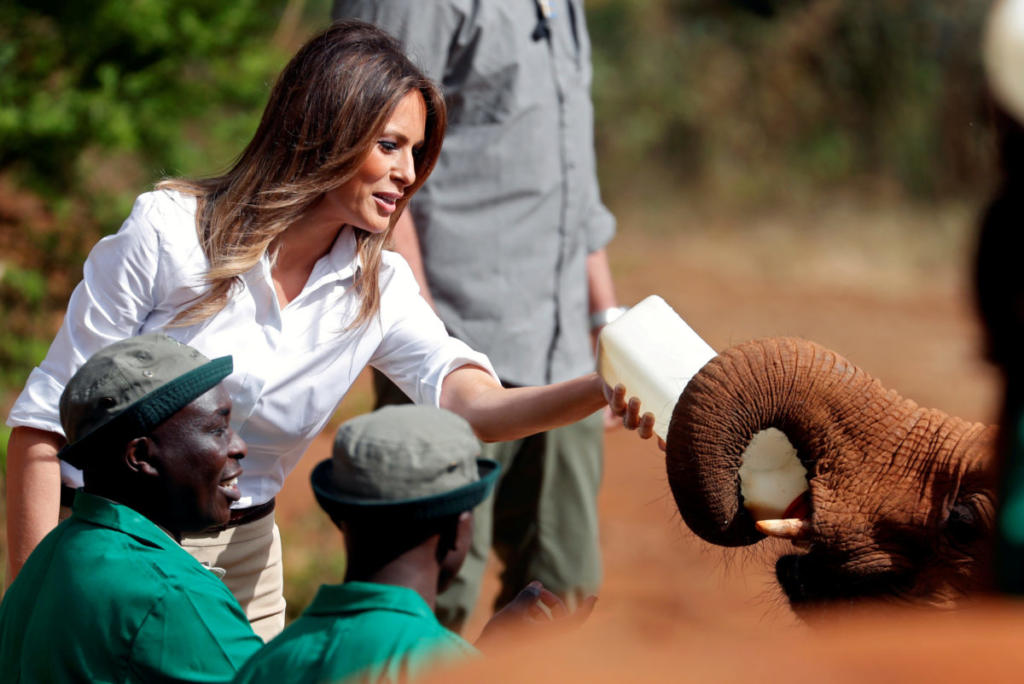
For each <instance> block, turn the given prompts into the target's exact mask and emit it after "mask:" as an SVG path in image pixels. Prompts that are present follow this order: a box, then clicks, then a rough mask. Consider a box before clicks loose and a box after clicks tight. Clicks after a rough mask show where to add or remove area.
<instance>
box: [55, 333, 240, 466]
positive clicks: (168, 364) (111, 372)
mask: <svg viewBox="0 0 1024 684" xmlns="http://www.w3.org/2000/svg"><path fill="white" fill-rule="evenodd" d="M232 367H233V364H232V360H231V357H230V356H222V357H220V358H217V359H214V360H213V361H211V360H209V359H208V358H206V357H205V356H203V355H202V354H200V353H199V352H198V351H197V350H195V349H193V348H192V347H190V346H188V345H187V344H182V343H181V342H178V341H177V340H175V339H172V338H170V337H168V336H167V335H164V334H163V333H148V334H146V335H139V336H137V337H131V338H128V339H127V340H121V341H120V342H115V343H113V344H111V345H108V346H106V347H104V348H103V349H101V350H99V351H98V352H96V353H95V354H93V356H92V357H90V358H89V360H88V361H86V362H85V363H84V364H82V367H81V368H79V369H78V371H77V372H76V373H75V374H74V375H73V376H72V378H71V380H69V381H68V384H67V386H66V387H65V388H64V392H63V394H61V395H60V423H61V425H62V426H63V428H64V434H65V436H66V437H67V446H65V447H64V448H63V449H61V450H60V452H59V453H58V454H57V455H58V456H59V457H60V458H61V459H62V460H64V461H67V462H68V463H70V464H71V465H73V466H75V467H76V468H84V467H85V466H87V465H88V463H89V459H90V458H91V457H92V456H93V455H94V454H97V453H99V449H100V448H101V447H102V446H103V445H104V444H105V443H107V442H109V441H110V440H114V439H130V438H133V437H138V436H140V435H144V434H146V433H148V432H150V431H151V430H152V429H153V428H155V427H156V426H157V425H159V424H160V423H162V422H164V421H165V420H167V419H168V418H170V417H171V416H172V415H174V414H175V413H177V412H178V411H179V410H181V409H182V408H184V407H185V406H187V405H188V404H190V403H192V401H193V400H195V399H196V398H198V397H199V396H200V395H202V394H203V393H205V392H207V391H208V390H210V389H211V388H213V387H214V386H216V385H217V383H219V382H220V381H221V380H223V379H224V378H226V377H227V376H229V375H230V374H231V371H232Z"/></svg>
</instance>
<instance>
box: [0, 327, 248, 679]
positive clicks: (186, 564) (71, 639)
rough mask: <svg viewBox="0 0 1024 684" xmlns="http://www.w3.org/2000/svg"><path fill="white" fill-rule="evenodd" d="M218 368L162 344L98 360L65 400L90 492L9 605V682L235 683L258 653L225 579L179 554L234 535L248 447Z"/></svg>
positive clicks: (5, 633)
mask: <svg viewBox="0 0 1024 684" xmlns="http://www.w3.org/2000/svg"><path fill="white" fill-rule="evenodd" d="M231 368H232V362H231V357H222V358H219V359H215V360H213V361H209V360H208V359H206V358H205V357H203V356H202V355H201V354H199V352H197V351H196V350H195V349H192V348H191V347H188V346H186V345H183V344H181V343H179V342H176V341H174V340H172V339H171V338H169V337H167V336H165V335H161V334H149V335H143V336H140V337H135V338H131V339H128V340H124V341H121V342H116V343H114V344H112V345H110V346H108V347H106V348H104V349H102V350H100V351H99V352H97V353H96V354H95V355H94V356H93V357H92V358H90V359H89V360H88V361H87V362H86V363H85V364H84V365H83V366H82V367H81V368H80V369H79V370H78V372H77V373H76V374H75V375H74V377H73V378H72V379H71V381H70V382H69V383H68V385H67V387H66V389H65V390H64V393H63V395H62V396H61V405H60V414H61V423H62V425H63V427H64V431H65V433H66V435H67V441H68V443H67V446H65V447H64V448H63V449H62V450H61V452H60V453H59V456H60V458H62V459H63V460H66V461H67V462H69V463H71V464H72V465H74V466H76V467H78V468H81V469H82V470H83V472H84V479H85V486H84V488H83V489H82V490H79V491H78V492H77V493H76V495H75V500H74V505H73V509H72V514H71V517H70V518H68V519H67V520H65V521H64V522H63V523H61V524H60V525H58V526H57V527H56V528H55V529H54V530H53V531H52V532H51V533H50V534H49V535H47V536H46V537H45V538H44V539H43V541H42V542H41V543H40V544H39V546H38V547H36V549H35V550H34V551H33V552H32V555H31V556H29V558H28V561H27V562H26V564H25V566H24V568H23V569H22V571H21V572H20V573H19V574H18V577H17V578H16V579H15V581H14V582H13V583H12V584H11V587H10V588H9V589H8V591H7V593H6V595H5V596H4V598H3V603H2V604H0V672H2V673H3V680H4V681H5V682H19V681H25V682H37V681H50V682H72V681H74V682H79V681H94V682H115V681H116V682H153V681H174V682H224V681H230V680H231V678H232V677H233V676H234V673H235V671H236V670H237V669H238V668H239V667H240V666H241V665H242V663H244V662H245V661H246V660H247V659H248V658H249V656H251V655H252V654H253V653H254V652H255V651H256V650H257V649H259V648H260V646H261V645H262V642H261V641H260V639H259V637H257V636H256V635H255V633H254V632H253V631H252V628H251V627H250V626H249V623H248V621H247V620H246V618H245V614H244V613H243V612H242V610H241V608H240V607H239V606H238V603H237V602H236V601H235V599H234V597H233V596H232V595H231V592H230V591H228V589H227V587H226V586H225V585H224V584H223V583H222V582H221V581H220V579H219V578H218V577H217V576H216V575H215V574H214V573H213V572H211V570H210V569H208V568H204V567H203V566H202V565H200V564H199V563H198V562H197V561H196V560H195V559H194V558H192V556H190V555H189V554H188V553H187V552H186V551H184V550H183V549H182V548H181V547H180V546H179V545H178V543H177V541H176V540H177V539H179V538H180V535H181V534H182V533H183V532H193V531H201V530H203V529H206V528H208V527H210V526H212V525H218V524H223V523H226V522H227V521H228V519H229V517H230V506H231V503H232V502H233V501H234V500H237V499H238V488H237V486H236V484H235V483H236V482H237V478H238V475H239V473H241V468H240V467H239V465H238V460H239V459H241V458H242V457H243V456H244V455H245V443H244V442H243V441H242V440H241V438H239V437H238V436H237V435H236V434H235V433H234V432H233V431H232V430H231V427H230V424H229V420H230V416H231V400H230V398H229V397H228V395H227V392H226V390H225V389H224V388H223V387H221V386H220V381H221V380H223V379H224V378H225V377H227V375H229V374H230V373H231Z"/></svg>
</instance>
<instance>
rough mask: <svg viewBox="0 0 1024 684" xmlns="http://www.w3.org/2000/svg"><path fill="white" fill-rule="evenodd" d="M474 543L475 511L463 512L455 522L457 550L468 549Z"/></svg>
mask: <svg viewBox="0 0 1024 684" xmlns="http://www.w3.org/2000/svg"><path fill="white" fill-rule="evenodd" d="M472 543H473V511H462V513H459V517H458V520H457V521H456V522H455V548H456V549H459V548H465V549H468V548H469V547H470V545H471V544H472Z"/></svg>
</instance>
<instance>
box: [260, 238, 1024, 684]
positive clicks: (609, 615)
mask: <svg viewBox="0 0 1024 684" xmlns="http://www.w3.org/2000/svg"><path fill="white" fill-rule="evenodd" d="M891 248H892V245H888V246H884V245H879V246H877V247H874V246H872V245H871V244H860V245H857V244H854V245H853V246H850V247H849V248H848V249H847V248H839V249H834V250H832V252H831V253H830V254H828V255H826V256H821V254H819V253H818V252H816V251H815V248H813V247H808V246H807V245H805V244H803V243H802V242H801V240H800V236H799V235H796V236H793V235H790V238H789V239H785V238H784V237H783V238H779V239H778V240H773V239H769V238H768V237H766V236H765V234H763V233H762V234H760V237H756V236H755V237H751V236H750V235H747V236H746V237H741V236H738V235H737V236H736V237H733V238H728V237H727V238H719V239H718V240H716V241H714V242H711V241H707V240H699V239H691V238H686V237H685V236H679V237H667V238H666V237H664V236H663V237H661V238H658V239H655V238H652V237H644V236H641V235H634V234H629V233H625V234H620V237H619V238H617V241H616V242H615V243H613V245H612V247H611V249H610V254H611V255H612V265H613V270H614V272H615V275H616V278H617V286H618V289H619V295H620V298H621V300H622V301H623V302H626V303H632V302H636V301H638V300H639V299H641V298H643V297H644V296H646V295H648V294H660V295H661V296H663V297H664V298H665V299H666V300H667V301H668V302H669V303H670V304H672V305H673V306H674V307H675V309H676V310H677V311H678V312H679V313H680V314H681V315H682V316H683V317H684V318H685V319H686V320H687V321H688V322H689V323H690V325H691V326H692V327H693V328H694V330H696V331H697V332H698V333H699V334H701V335H702V336H703V337H704V339H706V340H707V341H708V342H709V343H710V344H711V345H712V346H713V347H715V348H717V349H721V348H724V347H726V346H729V345H730V344H733V343H736V342H740V341H744V340H747V339H750V338H754V337H762V336H772V335H794V336H799V337H805V338H808V339H812V340H815V341H817V342H819V343H822V344H824V345H826V346H828V347H831V348H832V349H834V350H836V351H838V352H839V353H841V354H843V355H845V356H846V357H847V358H849V359H850V360H852V361H853V362H854V363H856V364H857V365H859V366H861V367H862V368H863V369H865V370H866V371H868V372H869V373H871V374H872V375H874V376H875V377H876V378H878V379H879V380H881V381H882V383H883V384H884V385H885V386H887V387H889V388H894V389H897V390H899V391H900V392H901V393H902V394H903V395H904V396H907V397H909V398H911V399H914V400H916V401H917V402H918V403H920V404H922V405H925V406H930V407H936V408H940V409H943V410H946V411H948V412H950V413H953V414H956V415H959V416H962V417H964V418H968V419H972V420H979V421H991V420H992V418H993V416H994V414H995V407H996V404H997V395H998V389H999V388H998V384H997V380H996V375H995V373H994V371H993V369H992V368H991V367H989V366H988V365H987V364H986V363H985V362H983V361H982V360H981V351H980V348H981V341H980V330H979V327H978V324H977V322H976V320H975V317H974V314H973V310H972V307H971V302H970V298H969V286H968V285H967V284H966V283H967V278H966V275H965V273H966V268H965V266H964V264H966V263H967V259H966V256H967V255H966V254H962V255H961V256H962V257H964V258H959V257H957V258H953V259H951V260H950V262H947V263H941V261H940V262H939V264H938V265H937V266H936V265H935V264H934V262H933V263H932V265H931V266H927V265H926V266H919V267H916V268H914V267H911V268H889V267H887V266H886V264H887V263H889V260H888V257H889V256H890V255H889V254H888V253H887V252H886V250H888V249H891ZM875 249H877V250H878V251H877V252H875V251H873V250H875ZM901 249H907V248H906V246H905V245H904V246H903V247H901ZM906 259H907V260H909V261H913V259H914V252H913V250H912V249H911V250H910V251H909V254H907V255H906ZM953 262H955V263H953ZM367 391H368V390H367V389H366V387H365V383H364V385H363V386H362V387H360V388H359V389H358V392H363V393H365V392H367ZM358 401H365V397H364V398H363V399H359V400H358ZM347 405H349V400H346V406H347ZM344 412H345V409H344V408H343V413H344ZM606 445H607V455H606V472H605V480H604V485H603V489H602V492H601V496H600V500H599V506H600V514H601V521H602V525H603V528H602V547H603V550H604V561H605V582H604V586H603V588H602V590H601V592H600V598H599V601H598V603H597V607H596V609H595V611H594V614H593V615H592V616H591V618H590V620H589V621H588V623H587V624H586V625H585V626H584V627H583V628H582V629H580V630H579V631H577V632H576V633H574V634H573V635H571V636H568V637H564V640H562V641H556V643H557V644H559V646H557V647H554V648H553V647H551V646H550V645H547V646H545V645H538V644H535V643H530V644H527V645H525V646H524V648H523V649H522V650H519V651H518V655H511V656H508V657H504V658H501V657H499V658H496V659H495V660H494V661H493V667H492V669H491V670H489V671H488V672H489V673H488V674H487V675H486V676H485V675H484V674H483V673H481V672H479V671H477V670H471V671H470V673H469V676H467V677H465V678H464V681H481V680H493V681H521V680H522V679H523V678H524V677H525V676H527V675H525V674H523V673H522V671H521V670H520V669H518V667H517V668H516V669H515V670H514V671H516V672H519V673H520V675H521V676H513V675H510V674H509V670H507V669H505V668H508V667H510V666H512V665H513V664H518V666H522V667H525V670H526V672H529V673H530V674H529V676H530V677H531V678H538V677H539V678H540V679H546V680H549V681H555V680H560V681H566V680H581V679H584V678H586V679H587V680H590V681H593V680H597V681H621V680H622V679H624V678H626V677H627V676H628V677H629V678H633V679H639V680H645V681H678V680H686V681H706V680H708V679H711V680H718V681H721V680H727V681H734V680H737V679H741V678H742V679H753V680H758V681H764V680H777V679H789V680H790V681H794V680H799V681H810V680H812V679H818V680H821V679H827V680H829V679H831V680H835V681H853V680H858V681H863V679H864V678H865V677H866V676H867V675H868V673H870V674H871V676H872V677H873V678H875V679H879V680H880V681H906V680H907V677H906V675H907V673H908V672H910V671H911V670H910V669H908V668H909V667H910V664H912V663H920V662H924V663H933V665H932V666H930V667H928V668H925V669H924V670H914V671H916V672H918V673H919V674H921V675H922V678H924V674H926V673H930V674H929V677H928V678H932V677H933V676H934V675H935V673H936V672H938V673H940V674H941V673H945V674H947V675H950V677H948V678H950V679H951V678H954V677H953V675H954V673H955V672H957V671H958V670H957V669H956V668H953V669H939V670H936V665H935V663H941V662H946V661H951V660H955V658H951V656H950V653H951V652H950V651H949V648H952V646H951V643H952V638H951V637H950V636H949V634H950V632H948V631H943V632H942V633H941V636H940V637H938V638H936V639H928V640H924V641H925V642H927V643H928V644H930V647H928V648H927V652H928V653H927V655H922V654H919V655H918V656H915V657H914V658H913V659H912V663H910V664H908V662H906V659H903V658H901V657H900V656H899V653H902V651H901V650H900V647H899V644H900V643H902V642H901V641H900V640H901V639H903V638H904V637H905V636H906V634H907V633H914V632H915V631H916V630H917V625H914V626H911V627H907V628H904V627H902V626H900V625H902V624H903V623H901V622H898V621H895V622H894V621H893V620H885V621H884V622H882V623H881V624H882V625H883V626H884V629H883V630H882V632H881V633H878V632H876V631H873V630H871V629H868V630H865V629H862V625H861V623H856V624H855V625H853V626H851V627H850V628H849V630H848V631H845V632H840V633H839V635H835V634H833V635H832V636H827V635H826V636H825V637H816V640H815V642H814V643H815V644H816V645H815V646H814V649H815V650H814V651H813V653H817V654H818V657H816V658H813V660H815V662H818V663H819V665H818V666H814V667H809V666H807V664H806V663H807V658H806V656H807V655H808V651H807V650H806V649H807V637H808V633H809V632H810V630H808V629H807V628H806V627H804V626H803V625H802V624H800V623H798V621H797V620H796V619H795V618H794V616H793V615H792V613H791V611H790V609H789V608H788V606H787V605H786V604H785V602H784V601H783V600H782V599H781V598H780V594H779V592H778V591H777V589H776V588H775V586H774V582H773V580H772V575H771V565H772V561H771V555H770V554H769V553H766V552H764V550H758V549H755V550H753V551H741V552H735V551H725V550H722V549H717V548H714V547H711V546H709V545H707V544H705V543H703V542H702V541H700V540H698V539H697V538H696V537H695V536H693V535H692V534H691V533H690V532H689V531H688V530H687V529H686V528H685V526H684V525H683V523H682V522H681V520H680V518H679V515H678V512H677V511H676V510H675V507H674V504H673V502H672V499H671V495H670V493H669V489H668V485H667V482H666V480H665V475H664V463H663V460H662V454H661V453H660V452H659V451H658V450H657V449H656V447H655V446H654V445H653V444H651V443H646V442H643V441H641V440H640V439H638V438H637V437H636V436H635V435H633V434H630V433H626V432H624V431H621V430H619V431H613V432H609V433H607V440H606ZM328 451H329V440H328V438H327V437H322V438H321V439H320V440H319V441H317V442H316V444H315V445H314V447H313V448H312V449H311V450H310V452H309V453H308V454H307V456H306V457H305V459H304V460H303V462H302V464H300V466H299V470H300V472H298V473H295V474H294V475H293V476H292V477H290V478H289V481H288V485H287V486H286V487H285V490H284V492H283V494H282V501H281V509H280V514H279V515H280V520H281V522H282V525H287V524H288V523H289V521H290V520H295V519H296V518H297V517H300V516H303V515H305V514H307V513H308V512H310V511H313V510H314V509H313V506H314V504H312V499H311V497H310V495H309V491H308V485H307V484H306V483H307V482H308V480H307V477H306V474H307V472H308V469H309V468H311V467H312V465H313V464H314V463H316V462H317V461H318V460H319V459H321V458H324V457H325V456H326V455H327V453H328ZM312 514H316V512H314V513H312ZM325 579H326V578H325ZM487 582H488V583H487V585H486V586H485V592H487V594H488V595H487V596H485V597H483V598H482V599H481V605H480V610H478V615H477V617H476V620H475V621H474V622H473V623H472V625H471V628H470V630H469V631H470V636H472V634H473V633H474V632H475V630H478V629H479V626H480V624H481V623H482V621H483V620H484V618H486V605H487V602H488V600H489V596H490V595H493V592H494V587H495V578H494V573H493V572H492V573H491V574H490V575H489V577H488V580H487ZM987 620H988V618H986V624H996V623H999V624H1002V625H1004V626H1005V625H1008V624H1009V625H1014V626H1018V625H1021V624H1024V620H1021V619H1020V616H1019V615H1010V616H1007V615H1005V614H1002V613H1000V614H998V615H997V616H996V617H994V618H992V620H994V621H995V622H990V621H987ZM1000 621H1001V622H1000ZM933 623H934V621H933V620H929V621H928V624H933ZM871 624H873V625H876V626H877V625H878V624H879V623H878V622H877V621H876V622H874V623H871ZM952 629H953V633H955V632H956V631H957V630H956V628H952ZM908 631H909V632H908ZM975 640H977V638H975ZM738 641H741V642H743V643H737V642H738ZM908 643H909V642H908ZM844 644H847V645H849V646H850V647H851V648H853V650H857V649H863V650H864V651H865V652H872V653H876V654H879V655H878V656H877V657H878V660H870V659H869V662H868V663H866V664H865V663H863V662H860V660H858V662H859V664H855V663H854V658H853V657H852V656H850V655H847V656H843V657H836V658H833V655H830V654H835V653H837V652H838V651H839V650H843V645H844ZM894 644H895V645H894ZM738 646H739V648H738ZM943 649H946V650H943ZM986 649H987V650H986V651H985V653H989V654H991V653H1003V654H1004V655H1005V656H1006V658H1009V659H1011V660H1013V659H1015V660H1016V661H1020V660H1021V659H1022V657H1024V656H1020V655H1012V656H1011V654H1009V651H1010V650H1013V649H1004V650H999V649H997V648H995V646H994V645H989V646H986ZM993 649H995V650H993ZM1020 651H1021V649H1016V652H1017V653H1020ZM844 652H847V653H848V651H844ZM813 653H812V655H813ZM922 653H923V651H922ZM526 654H529V655H526ZM552 658H554V659H556V660H555V661H552V660H551V659H552ZM936 658H937V660H936ZM559 663H560V665H559ZM759 663H763V664H764V667H762V666H761V665H759ZM801 663H803V664H801ZM1020 664H1021V663H1019V662H1018V663H1017V665H1020ZM840 665H841V666H842V667H840ZM950 667H952V665H951V666H950ZM494 668H497V670H499V671H501V672H502V675H501V676H498V675H496V674H495V669H494ZM822 668H824V669H822ZM837 668H839V669H837ZM851 668H852V669H851ZM967 669H970V668H966V669H965V668H964V666H963V665H962V664H961V667H960V670H962V671H964V672H966V671H967ZM839 670H842V672H843V673H845V674H843V675H842V676H832V675H837V673H838V672H839ZM1016 671H1017V672H1018V673H1019V672H1020V669H1019V668H1018V669H1017V670H1016ZM474 673H475V674H474ZM570 673H571V674H570ZM627 673H629V674H628V675H627ZM978 674H980V672H977V671H976V672H975V675H976V676H977V675H978ZM819 675H820V676H819ZM939 678H940V679H946V677H939Z"/></svg>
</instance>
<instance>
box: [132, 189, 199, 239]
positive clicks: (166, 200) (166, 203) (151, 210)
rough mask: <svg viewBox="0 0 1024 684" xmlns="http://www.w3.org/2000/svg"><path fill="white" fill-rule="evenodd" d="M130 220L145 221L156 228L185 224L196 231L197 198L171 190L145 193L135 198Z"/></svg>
mask: <svg viewBox="0 0 1024 684" xmlns="http://www.w3.org/2000/svg"><path fill="white" fill-rule="evenodd" d="M128 218H129V220H131V219H133V218H134V219H137V220H144V221H146V222H147V223H149V224H150V225H152V226H153V227H155V228H168V227H174V226H176V225H178V224H181V223H185V224H187V225H189V226H190V227H191V228H192V229H193V231H194V229H195V220H196V197H195V195H189V194H186V193H183V192H180V191H178V190H170V189H157V190H152V191H150V192H144V193H142V194H141V195H139V196H138V197H136V198H135V204H134V205H133V206H132V211H131V214H129V216H128Z"/></svg>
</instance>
